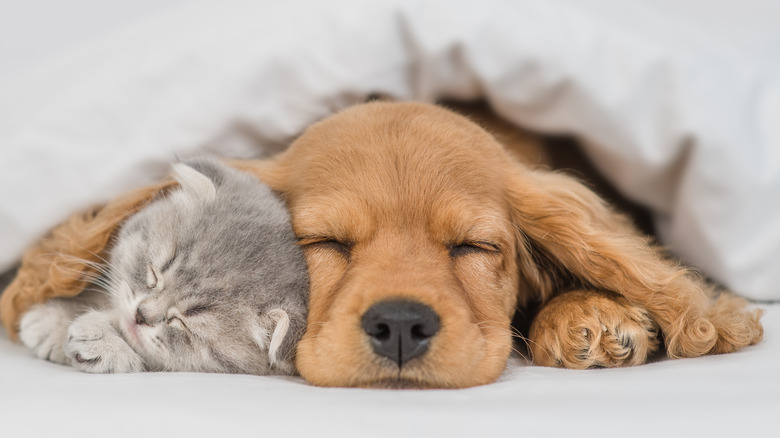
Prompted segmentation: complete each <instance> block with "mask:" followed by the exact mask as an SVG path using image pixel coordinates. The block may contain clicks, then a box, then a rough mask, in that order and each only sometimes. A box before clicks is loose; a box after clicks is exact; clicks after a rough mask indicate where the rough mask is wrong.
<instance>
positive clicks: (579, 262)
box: [506, 166, 757, 357]
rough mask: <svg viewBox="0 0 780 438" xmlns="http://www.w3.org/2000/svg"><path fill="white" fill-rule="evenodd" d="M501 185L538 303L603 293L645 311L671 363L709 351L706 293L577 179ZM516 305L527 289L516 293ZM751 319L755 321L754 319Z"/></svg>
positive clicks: (712, 313)
mask: <svg viewBox="0 0 780 438" xmlns="http://www.w3.org/2000/svg"><path fill="white" fill-rule="evenodd" d="M508 173H509V177H508V180H507V183H506V187H507V192H508V196H509V202H510V204H511V206H512V216H513V222H514V223H515V225H516V227H517V229H518V248H519V250H518V252H519V254H518V263H519V266H520V270H521V277H522V278H523V280H524V282H525V286H526V287H528V288H530V289H533V290H535V292H536V293H537V294H538V295H539V298H541V300H542V301H546V300H547V299H548V298H549V297H551V296H552V295H553V294H554V293H556V292H558V291H560V290H561V289H564V288H566V287H572V286H577V287H584V288H592V289H600V290H607V291H611V292H615V293H618V294H620V295H623V296H625V297H626V298H628V299H629V300H630V301H632V302H634V303H636V304H639V305H640V306H643V307H644V308H645V309H647V310H648V311H649V312H650V314H651V316H652V317H653V319H655V321H656V322H658V324H659V325H660V327H661V330H662V331H663V332H664V335H665V340H666V343H667V349H668V352H669V355H670V356H671V357H682V356H699V355H702V354H706V353H708V352H710V351H711V350H713V349H714V348H715V344H716V342H717V341H718V336H719V333H718V331H719V330H720V327H719V328H717V329H716V327H715V326H714V325H713V323H712V322H711V320H712V321H713V322H716V319H717V315H716V314H717V312H718V309H714V308H710V304H709V295H710V294H711V290H710V288H709V287H708V286H707V285H705V283H704V282H703V281H702V280H701V279H700V278H698V277H696V276H695V275H692V274H691V273H690V272H688V271H687V270H686V269H684V268H681V267H680V266H679V265H678V264H676V263H674V262H672V261H669V260H667V259H665V258H664V257H663V255H662V254H661V253H660V252H659V251H658V250H657V249H655V248H653V247H652V246H651V245H650V242H649V239H648V238H646V237H643V236H641V235H640V234H639V233H638V232H637V231H636V230H635V229H634V227H633V226H632V225H631V223H630V222H629V220H628V219H627V218H625V217H624V216H622V215H620V214H618V213H616V212H615V211H613V210H611V209H610V208H609V207H608V206H607V204H606V203H605V202H604V201H603V200H602V199H600V198H599V197H598V196H597V195H596V194H595V193H593V192H592V191H591V190H589V189H588V188H587V187H585V186H584V185H582V184H581V183H579V182H578V181H576V180H575V179H573V178H571V177H569V176H566V175H563V174H557V173H552V172H545V171H536V170H530V169H527V168H524V167H521V166H517V167H516V168H514V169H512V170H510V171H509V172H508ZM520 294H521V296H520V297H519V298H520V301H521V302H522V301H523V300H524V299H527V298H528V297H527V294H528V291H523V290H521V291H520ZM756 321H757V320H756Z"/></svg>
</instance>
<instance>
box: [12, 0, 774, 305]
mask: <svg viewBox="0 0 780 438" xmlns="http://www.w3.org/2000/svg"><path fill="white" fill-rule="evenodd" d="M777 17H780V4H778V3H777V2H773V1H771V0H740V1H737V0H731V1H726V2H719V3H718V6H717V7H711V6H710V4H709V3H702V2H700V1H694V0H686V1H683V2H671V1H667V0H664V1H660V2H654V1H649V0H646V1H640V0H586V1H580V0H576V1H575V0H549V1H545V2H538V1H531V0H511V1H509V0H507V1H501V0H487V1H484V2H478V3H475V2H470V1H443V0H442V1H437V0H428V1H411V0H382V1H375V2H363V1H357V0H339V1H330V2H323V1H313V0H309V1H290V2H272V1H241V0H228V1H221V0H220V1H205V2H201V3H197V4H193V5H185V6H182V7H179V8H176V9H174V10H171V11H170V12H167V13H164V14H161V15H159V16H155V17H153V18H151V19H149V20H146V21H140V22H138V23H136V24H134V25H131V26H128V27H126V28H124V29H123V30H122V31H119V32H117V33H115V34H113V35H110V36H107V37H105V38H102V39H96V40H94V41H93V42H91V43H90V44H88V45H85V46H83V47H81V48H80V49H78V50H74V51H70V52H68V53H65V54H63V55H62V56H60V57H58V58H56V59H54V60H51V61H49V62H48V63H43V64H42V65H41V66H39V67H38V68H36V69H35V70H33V71H31V72H28V73H27V74H25V75H24V76H22V77H20V78H19V79H18V80H17V81H7V82H6V83H5V84H4V85H3V88H2V89H1V90H0V96H2V98H0V148H2V160H0V199H2V203H0V242H2V245H1V246H0V270H1V269H4V268H6V267H8V266H10V264H11V263H13V262H14V261H15V260H16V259H18V257H19V256H20V254H21V253H22V251H23V250H24V248H26V247H27V246H29V245H30V244H31V243H32V242H33V241H34V240H35V239H36V238H38V237H39V236H41V235H42V234H43V233H45V231H46V230H48V229H49V228H50V227H52V226H53V225H54V224H56V223H57V222H58V221H60V220H62V219H63V218H64V217H66V216H67V215H68V214H69V213H70V212H72V211H74V210H76V209H79V208H84V207H86V206H88V205H90V204H94V203H96V202H100V201H105V200H107V199H109V198H111V197H112V196H115V195H117V194H118V193H120V192H122V191H125V190H127V189H130V188H133V187H136V186H138V185H141V184H145V183H148V182H150V181H152V180H154V179H155V178H158V177H160V176H161V174H162V172H163V169H166V168H167V166H166V165H165V164H164V163H166V162H169V161H171V160H174V159H175V157H186V156H190V155H193V154H197V153H202V152H203V151H213V152H215V153H217V154H219V155H232V156H257V155H260V154H263V153H268V152H271V151H274V150H278V149H279V148H281V147H283V146H284V145H285V144H287V142H288V141H289V140H290V138H291V137H293V136H294V135H296V134H297V133H299V132H300V131H301V130H302V129H303V128H304V127H305V126H307V125H308V124H310V123H311V122H312V121H314V120H317V119H319V118H322V117H324V116H325V115H327V114H329V113H332V112H333V111H335V110H337V109H338V108H341V107H344V106H346V105H348V104H352V103H356V102H359V101H361V100H362V99H363V98H364V97H365V96H366V95H367V94H368V93H370V92H385V93H388V94H391V95H394V96H396V97H398V98H401V99H421V100H431V99H433V98H434V97H437V96H440V95H444V94H446V95H457V96H461V97H464V96H478V95H485V96H487V97H488V98H489V99H490V101H491V102H492V104H493V105H494V106H495V108H496V109H497V110H498V111H499V112H500V113H502V114H503V115H505V116H506V117H508V118H510V119H512V120H514V121H516V122H518V123H520V124H524V125H526V126H528V127H531V128H534V129H537V130H540V131H545V132H567V133H573V134H576V135H577V136H579V137H580V138H581V139H582V140H583V143H584V145H585V147H586V150H587V152H588V154H589V155H590V156H591V157H592V158H593V159H594V160H595V163H596V164H597V166H598V167H599V168H600V169H601V170H602V171H603V172H604V174H605V175H606V176H607V177H609V178H610V179H611V180H612V181H613V182H614V183H615V184H616V185H617V186H618V187H619V188H620V189H621V190H622V191H623V192H624V193H625V194H627V195H628V196H629V197H631V198H633V199H635V200H638V201H640V202H642V203H644V204H646V205H648V206H650V207H651V208H652V209H653V211H654V214H655V219H656V224H657V225H658V229H659V231H660V235H661V238H662V240H663V242H664V243H665V244H666V245H668V246H669V247H671V248H672V250H673V251H674V252H676V253H677V254H679V255H680V256H682V257H683V258H685V259H686V260H688V261H689V262H691V263H692V264H694V265H695V266H697V267H699V268H701V269H702V270H703V271H704V272H705V273H707V274H708V275H710V276H712V277H714V278H716V279H718V280H720V281H722V282H723V283H725V284H727V285H728V286H730V287H731V288H732V289H734V290H735V291H737V292H739V293H742V294H744V295H745V296H748V297H751V298H755V299H765V300H769V299H780V288H778V287H777V285H778V284H780V269H778V262H779V261H780V227H778V226H777V224H778V223H780V203H779V202H777V199H778V195H780V124H778V123H777V122H776V121H777V120H779V119H780V51H778V50H776V48H777V47H780V26H777V20H778V18H777ZM237 127H241V129H237ZM247 132H250V133H251V135H250V136H249V137H251V139H252V141H251V142H246V141H243V142H242V141H239V140H240V139H237V138H236V137H237V133H247Z"/></svg>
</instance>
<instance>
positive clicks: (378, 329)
mask: <svg viewBox="0 0 780 438" xmlns="http://www.w3.org/2000/svg"><path fill="white" fill-rule="evenodd" d="M362 325H363V331H365V332H366V334H368V336H369V339H370V340H371V344H372V346H373V347H374V352H375V353H376V354H378V355H380V356H384V357H387V358H388V359H390V360H392V361H393V362H395V363H397V364H398V366H399V367H401V366H403V364H405V363H406V362H408V361H409V360H410V359H414V358H415V357H418V356H420V355H422V354H423V353H425V352H426V351H428V345H429V344H430V340H431V338H433V337H434V336H435V335H436V333H437V332H438V331H439V315H437V314H436V312H434V311H433V309H431V308H430V307H428V306H426V305H425V304H422V303H418V302H414V301H382V302H380V303H377V304H374V305H373V306H371V308H369V309H368V310H367V311H366V313H364V314H363V320H362Z"/></svg>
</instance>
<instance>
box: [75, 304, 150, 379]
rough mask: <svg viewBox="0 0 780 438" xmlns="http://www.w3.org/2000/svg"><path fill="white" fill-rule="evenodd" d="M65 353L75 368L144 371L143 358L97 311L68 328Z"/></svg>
mask: <svg viewBox="0 0 780 438" xmlns="http://www.w3.org/2000/svg"><path fill="white" fill-rule="evenodd" d="M65 354H66V355H67V356H68V358H70V361H71V364H72V365H73V367H75V368H78V369H80V370H82V371H86V372H88V373H130V372H139V371H143V370H144V366H143V361H142V360H141V357H140V356H139V355H138V353H136V352H135V351H133V349H132V348H130V346H129V345H128V344H127V342H125V340H124V339H123V338H122V337H121V336H119V334H118V333H117V332H116V330H115V329H114V327H113V326H112V325H111V324H110V322H109V320H108V318H107V317H106V316H105V315H103V314H100V313H98V312H93V313H88V314H86V315H84V316H82V317H80V318H79V319H77V320H76V321H75V322H74V323H73V324H72V325H71V326H70V328H69V329H68V340H67V342H66V343H65Z"/></svg>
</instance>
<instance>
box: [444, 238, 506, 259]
mask: <svg viewBox="0 0 780 438" xmlns="http://www.w3.org/2000/svg"><path fill="white" fill-rule="evenodd" d="M448 248H449V250H450V257H452V258H458V257H463V256H467V255H470V254H485V253H488V254H490V253H495V254H497V253H500V252H501V247H499V246H498V245H496V244H495V243H490V242H482V241H476V242H463V243H457V244H450V245H449V246H448Z"/></svg>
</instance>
